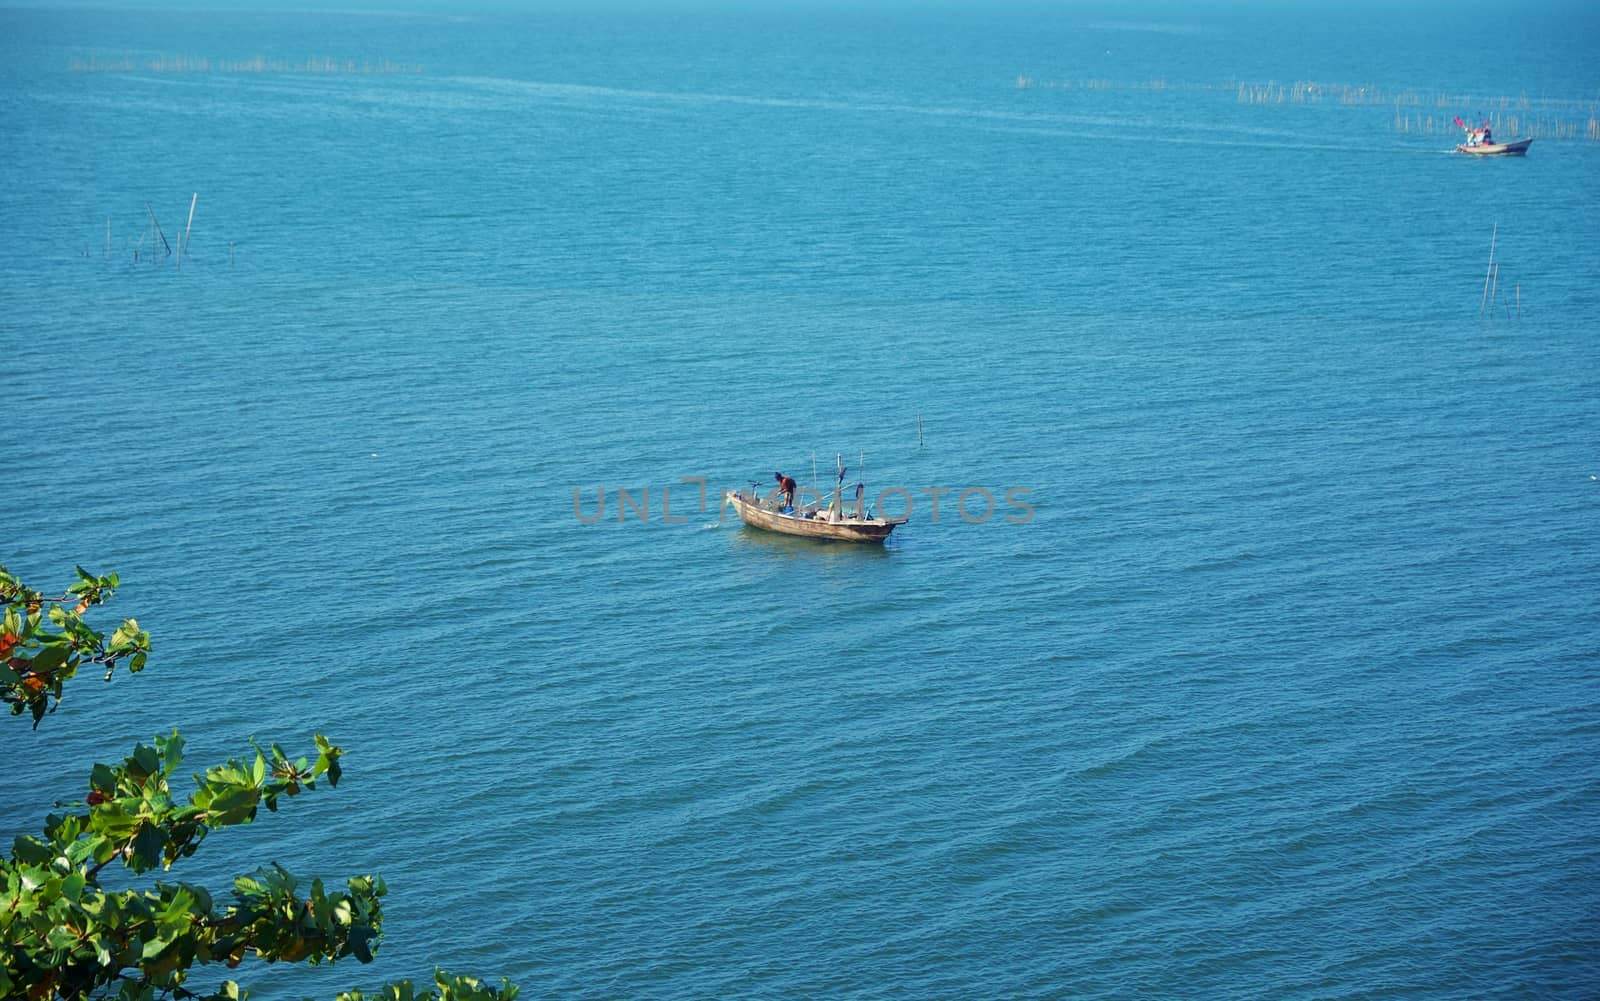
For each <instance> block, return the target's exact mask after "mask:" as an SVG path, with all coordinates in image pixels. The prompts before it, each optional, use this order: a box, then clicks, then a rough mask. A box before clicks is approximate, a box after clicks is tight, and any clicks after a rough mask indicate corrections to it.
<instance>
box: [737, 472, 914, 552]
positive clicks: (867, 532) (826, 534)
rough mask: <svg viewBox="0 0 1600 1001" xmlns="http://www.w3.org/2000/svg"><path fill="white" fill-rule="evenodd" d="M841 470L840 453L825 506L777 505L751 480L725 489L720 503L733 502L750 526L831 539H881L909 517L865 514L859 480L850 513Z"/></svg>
mask: <svg viewBox="0 0 1600 1001" xmlns="http://www.w3.org/2000/svg"><path fill="white" fill-rule="evenodd" d="M844 473H845V469H844V460H843V457H842V456H841V457H840V459H839V482H838V483H837V484H835V486H834V488H833V503H832V504H830V505H828V506H827V507H822V506H820V505H818V504H811V505H807V506H804V507H799V508H796V507H793V506H790V507H783V508H780V507H779V506H778V502H777V500H776V499H763V498H762V497H761V496H760V495H759V494H758V493H757V490H758V485H755V484H752V485H751V489H750V490H748V491H745V490H730V491H728V492H727V493H726V494H725V495H724V496H723V503H724V504H728V505H732V506H733V510H734V511H735V512H736V513H737V514H738V515H739V520H740V521H742V522H744V523H745V524H746V525H749V526H750V527H751V528H760V529H765V530H766V531H768V532H779V533H782V534H783V535H798V536H801V537H802V538H807V539H822V540H831V541H834V542H879V543H881V542H883V540H885V539H887V538H888V537H889V533H890V532H893V531H894V530H895V526H897V525H904V524H905V523H906V522H907V521H909V520H910V519H909V518H869V517H867V510H866V506H865V502H864V501H863V500H862V497H863V494H864V493H865V487H864V486H863V485H862V484H859V483H858V484H856V503H855V512H854V513H853V514H852V513H849V512H848V511H847V509H846V508H845V505H844V503H843V500H842V497H841V495H842V494H843V492H844Z"/></svg>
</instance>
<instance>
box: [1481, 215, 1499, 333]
mask: <svg viewBox="0 0 1600 1001" xmlns="http://www.w3.org/2000/svg"><path fill="white" fill-rule="evenodd" d="M1499 235H1500V224H1499V223H1495V224H1494V229H1493V230H1491V231H1490V232H1489V266H1488V268H1486V269H1484V272H1483V298H1482V299H1480V300H1478V315H1479V316H1482V315H1483V310H1484V307H1485V306H1487V305H1488V304H1489V276H1490V275H1491V274H1493V273H1494V240H1495V237H1497V236H1499Z"/></svg>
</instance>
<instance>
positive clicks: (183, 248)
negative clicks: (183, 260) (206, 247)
mask: <svg viewBox="0 0 1600 1001" xmlns="http://www.w3.org/2000/svg"><path fill="white" fill-rule="evenodd" d="M199 200H200V192H198V191H196V192H195V193H194V197H192V198H190V199H189V222H188V225H186V226H184V227H183V242H182V243H180V244H178V255H179V256H180V257H181V256H183V255H184V254H186V253H188V251H189V230H191V229H193V228H194V203H195V202H197V201H199Z"/></svg>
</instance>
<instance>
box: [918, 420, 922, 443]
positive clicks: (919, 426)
mask: <svg viewBox="0 0 1600 1001" xmlns="http://www.w3.org/2000/svg"><path fill="white" fill-rule="evenodd" d="M917 447H918V448H921V447H922V415H921V414H918V415H917Z"/></svg>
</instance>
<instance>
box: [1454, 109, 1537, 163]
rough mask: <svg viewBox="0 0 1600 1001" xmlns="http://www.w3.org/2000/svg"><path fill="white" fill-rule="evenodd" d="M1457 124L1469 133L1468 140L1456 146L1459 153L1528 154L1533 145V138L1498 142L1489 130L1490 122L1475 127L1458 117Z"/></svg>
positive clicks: (1482, 154) (1487, 154)
mask: <svg viewBox="0 0 1600 1001" xmlns="http://www.w3.org/2000/svg"><path fill="white" fill-rule="evenodd" d="M1456 124H1457V125H1459V126H1461V128H1462V129H1463V130H1464V131H1465V132H1466V133H1467V141H1466V142H1464V143H1461V144H1459V145H1457V146H1456V152H1457V153H1470V154H1472V155H1473V156H1526V155H1527V152H1528V147H1529V146H1531V145H1533V139H1532V138H1531V137H1530V138H1527V139H1513V140H1511V141H1510V142H1508V143H1497V142H1495V141H1494V136H1493V135H1491V134H1490V132H1489V123H1488V122H1484V123H1483V124H1482V125H1479V126H1478V127H1476V128H1474V127H1472V126H1470V125H1468V124H1467V123H1465V122H1463V121H1462V120H1461V119H1460V118H1457V119H1456Z"/></svg>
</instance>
